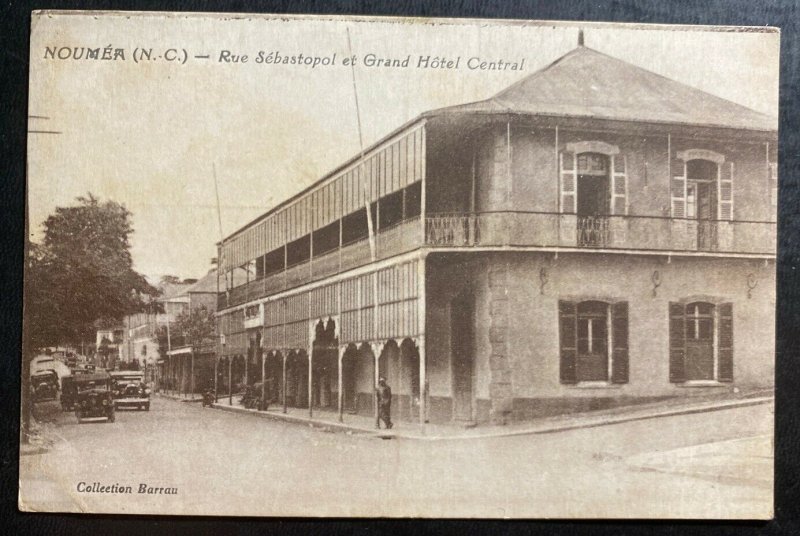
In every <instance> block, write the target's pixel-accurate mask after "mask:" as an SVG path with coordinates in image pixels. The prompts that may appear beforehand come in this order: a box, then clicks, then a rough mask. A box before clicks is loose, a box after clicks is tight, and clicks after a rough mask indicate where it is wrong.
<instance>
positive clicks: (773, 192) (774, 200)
mask: <svg viewBox="0 0 800 536" xmlns="http://www.w3.org/2000/svg"><path fill="white" fill-rule="evenodd" d="M769 200H770V203H771V204H772V206H773V207H777V206H778V164H777V163H774V162H770V163H769Z"/></svg>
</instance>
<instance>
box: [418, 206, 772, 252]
mask: <svg viewBox="0 0 800 536" xmlns="http://www.w3.org/2000/svg"><path fill="white" fill-rule="evenodd" d="M775 239H776V224H775V222H756V221H722V220H697V219H679V218H664V217H648V216H578V215H575V214H558V213H542V212H518V211H517V212H491V213H475V214H435V215H430V216H428V217H427V218H426V222H425V244H426V245H427V246H431V247H437V248H439V247H446V248H475V247H542V248H554V247H557V248H587V249H602V250H637V251H650V252H659V251H663V252H665V253H667V254H670V253H674V254H680V253H688V252H691V253H696V252H708V253H717V254H730V255H735V254H741V255H748V256H749V255H753V256H765V255H766V256H771V255H775Z"/></svg>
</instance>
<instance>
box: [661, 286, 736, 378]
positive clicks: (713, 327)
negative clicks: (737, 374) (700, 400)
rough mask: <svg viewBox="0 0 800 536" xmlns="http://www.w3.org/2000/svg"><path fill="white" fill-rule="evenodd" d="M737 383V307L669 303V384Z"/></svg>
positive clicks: (699, 303)
mask: <svg viewBox="0 0 800 536" xmlns="http://www.w3.org/2000/svg"><path fill="white" fill-rule="evenodd" d="M695 380H712V381H714V380H715V381H719V382H732V381H733V305H732V304H731V303H721V304H719V305H716V306H715V305H714V304H711V303H705V302H693V303H689V304H685V303H680V302H671V303H670V304H669V381H670V382H672V383H682V382H687V381H695Z"/></svg>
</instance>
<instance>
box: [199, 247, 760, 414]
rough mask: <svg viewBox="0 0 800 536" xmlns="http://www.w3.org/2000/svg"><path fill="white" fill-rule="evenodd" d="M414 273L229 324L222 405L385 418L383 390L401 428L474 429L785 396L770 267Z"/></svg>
mask: <svg viewBox="0 0 800 536" xmlns="http://www.w3.org/2000/svg"><path fill="white" fill-rule="evenodd" d="M410 265H411V266H413V268H412V269H411V270H413V273H414V274H416V276H415V277H414V278H411V277H409V276H408V273H407V272H405V273H404V272H402V270H406V268H399V267H400V266H403V265H402V264H398V265H395V266H387V267H383V268H380V269H379V270H377V271H376V272H366V273H364V274H361V275H358V276H357V277H354V278H353V280H351V281H348V280H345V281H339V282H335V283H332V284H331V285H329V286H321V287H317V288H316V289H312V290H311V291H309V292H308V293H307V294H306V295H305V296H306V297H305V298H299V296H302V294H294V295H287V296H286V297H285V298H284V297H278V298H277V299H275V300H273V301H272V302H266V303H264V304H260V305H259V306H258V308H257V309H258V310H257V311H255V312H251V313H250V315H249V318H248V316H247V314H246V313H247V312H246V311H245V310H244V309H242V310H241V317H240V318H239V319H238V320H237V319H236V318H235V317H229V318H228V319H227V320H225V321H224V322H222V323H223V325H225V327H226V328H227V331H223V333H228V335H227V336H226V339H227V342H228V345H227V348H225V349H223V350H222V351H221V352H220V354H221V356H222V357H221V358H220V359H219V360H218V361H217V362H216V376H215V377H216V384H217V393H218V395H219V396H226V395H227V396H229V397H231V398H232V397H233V396H234V395H236V394H238V393H241V392H243V391H244V389H245V387H246V386H247V385H258V387H259V388H260V390H261V392H262V396H263V397H264V398H265V399H266V400H269V401H270V404H271V405H272V407H273V408H276V409H280V408H283V409H285V408H290V407H295V408H303V409H307V410H308V412H309V413H310V414H312V415H313V412H314V411H315V410H333V411H337V412H338V414H339V418H340V419H342V420H345V421H346V419H347V415H349V414H353V413H359V414H362V415H372V414H374V412H375V397H374V392H375V391H374V389H375V385H376V382H377V378H378V377H379V376H382V377H384V378H386V380H387V382H388V383H389V385H390V386H391V388H392V392H393V411H392V415H393V419H395V420H400V421H403V420H407V421H411V422H419V421H420V420H422V421H426V422H459V423H464V424H473V423H480V422H494V423H504V422H510V421H513V420H525V419H529V418H535V417H540V416H546V415H552V414H558V413H565V412H572V411H584V410H591V409H602V408H609V407H614V406H620V405H627V404H635V403H642V402H651V401H657V400H661V399H668V398H674V397H689V396H695V395H704V394H708V393H709V392H719V391H721V390H726V389H727V390H737V389H752V388H769V387H771V386H772V385H774V381H773V377H774V307H775V290H774V284H775V275H774V263H773V261H772V260H770V259H764V258H745V257H741V258H735V257H730V256H729V257H719V256H717V257H715V256H712V255H707V256H701V255H694V256H693V255H683V256H669V255H645V254H642V255H634V254H621V253H616V252H559V253H558V254H556V253H555V252H543V251H487V252H479V251H466V252H452V253H451V252H432V253H429V254H428V255H427V256H425V257H421V258H420V259H415V260H414V261H413V262H412V263H410ZM353 281H355V282H353ZM375 296H377V300H376V299H375V298H374V297H375ZM292 300H294V302H293V301H292ZM376 302H377V307H376ZM226 323H227V324H226Z"/></svg>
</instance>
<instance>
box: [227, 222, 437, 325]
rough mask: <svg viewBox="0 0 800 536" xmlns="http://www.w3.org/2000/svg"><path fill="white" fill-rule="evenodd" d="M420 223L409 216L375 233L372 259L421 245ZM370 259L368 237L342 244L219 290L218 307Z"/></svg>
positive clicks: (324, 275) (340, 270)
mask: <svg viewBox="0 0 800 536" xmlns="http://www.w3.org/2000/svg"><path fill="white" fill-rule="evenodd" d="M421 237H422V223H421V221H420V218H419V217H414V218H409V219H406V220H404V221H401V222H399V223H396V224H394V225H392V226H389V227H386V228H385V229H382V230H380V231H379V232H378V233H376V234H375V259H374V260H381V259H386V258H389V257H393V256H395V255H399V254H400V253H404V252H407V251H411V250H414V249H417V248H419V247H420V246H421V245H422V238H421ZM371 262H373V258H372V252H371V251H370V243H369V239H367V238H364V239H360V240H356V241H353V242H350V243H348V244H345V245H343V246H341V247H339V248H336V249H334V250H332V251H328V252H326V253H323V254H321V255H311V256H310V258H309V259H308V260H307V261H305V262H301V263H298V264H295V265H293V266H288V267H286V268H285V269H283V270H280V271H277V272H274V273H271V274H268V275H266V276H265V277H261V278H258V279H255V280H253V281H249V282H246V283H244V284H242V285H239V286H236V287H234V288H232V289H230V290H229V291H228V292H227V295H226V293H220V294H219V296H218V299H217V307H218V309H223V308H225V307H233V306H235V305H241V304H242V303H246V302H248V301H251V300H255V299H259V298H262V297H264V296H269V295H271V294H275V293H277V292H281V291H284V290H288V289H291V288H294V287H297V286H300V285H304V284H306V283H310V282H312V281H317V280H320V279H324V278H326V277H330V276H332V275H336V274H339V273H341V272H345V271H347V270H352V269H353V268H358V267H359V266H363V265H365V264H369V263H371Z"/></svg>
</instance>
